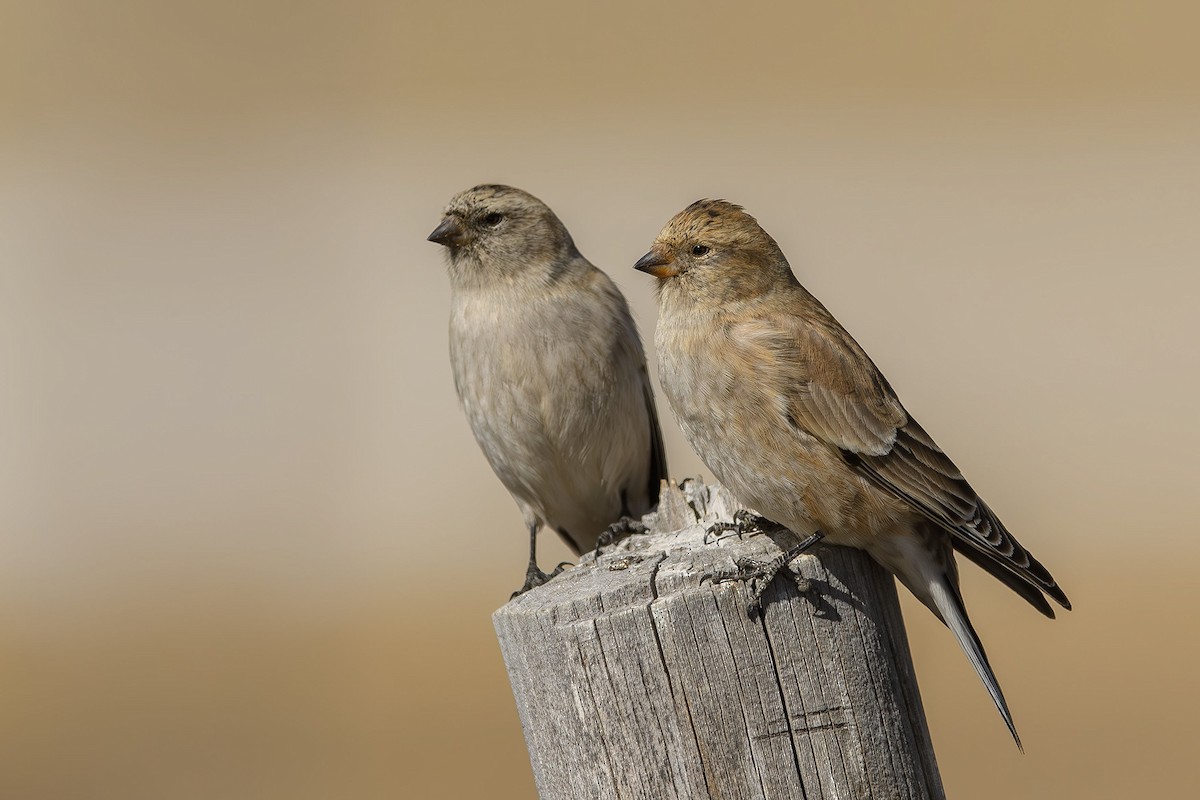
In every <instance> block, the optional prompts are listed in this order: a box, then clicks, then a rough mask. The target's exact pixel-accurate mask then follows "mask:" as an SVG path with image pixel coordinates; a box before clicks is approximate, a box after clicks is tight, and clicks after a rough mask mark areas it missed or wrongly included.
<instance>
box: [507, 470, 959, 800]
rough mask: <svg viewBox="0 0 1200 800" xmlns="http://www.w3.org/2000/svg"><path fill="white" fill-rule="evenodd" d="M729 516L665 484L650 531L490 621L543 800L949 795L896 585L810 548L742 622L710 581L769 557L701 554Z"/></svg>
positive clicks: (748, 552)
mask: <svg viewBox="0 0 1200 800" xmlns="http://www.w3.org/2000/svg"><path fill="white" fill-rule="evenodd" d="M737 508H738V506H737V505H736V503H735V502H734V501H733V499H732V498H731V497H730V496H729V494H728V493H727V492H725V491H724V490H723V489H721V488H720V487H706V486H704V485H703V484H701V483H700V482H698V481H688V482H686V483H685V484H684V486H683V488H682V489H679V488H676V487H673V486H672V487H670V489H669V490H667V491H664V494H663V500H662V503H661V504H660V506H659V511H658V513H657V514H655V515H650V516H648V517H647V519H646V521H647V522H648V523H649V524H650V528H651V532H650V533H648V534H645V535H637V536H632V537H630V538H628V539H626V540H624V541H623V542H621V543H620V544H619V545H617V546H615V547H613V548H611V549H610V550H608V551H606V552H605V553H604V555H603V556H601V557H600V558H599V559H593V558H591V557H589V556H585V557H584V559H583V560H582V562H581V564H580V566H579V567H577V568H575V569H573V570H570V571H568V572H567V573H565V574H563V575H561V576H559V577H558V578H555V579H554V580H553V581H551V582H550V583H548V584H546V585H545V586H542V587H539V588H537V589H535V590H533V591H531V592H528V593H526V594H524V595H522V596H521V597H518V598H517V599H515V600H513V601H512V602H510V603H508V604H507V605H505V606H504V607H503V608H501V609H500V610H499V611H497V612H496V613H495V615H494V617H493V621H494V623H495V627H496V633H497V635H498V637H499V639H500V646H501V650H502V651H503V654H504V661H505V664H506V665H507V667H508V673H509V678H510V680H511V682H512V688H513V694H514V695H515V697H516V701H517V709H518V711H519V713H520V717H521V724H522V726H523V728H524V731H525V741H526V744H527V745H528V747H529V754H530V759H531V761H532V764H533V773H534V777H535V779H536V781H537V787H538V793H539V795H540V797H541V800H582V799H583V798H589V799H593V800H608V799H609V798H612V799H613V800H616V799H617V798H621V800H628V799H629V798H647V800H666V799H668V798H680V800H691V798H711V799H712V800H716V799H717V798H720V800H733V798H747V799H749V798H756V799H761V800H767V799H769V798H788V799H789V800H790V799H791V798H806V800H818V799H824V798H847V799H848V800H860V798H906V799H907V798H921V800H924V799H925V798H942V797H944V795H943V792H942V785H941V780H940V778H939V776H938V770H937V763H936V761H935V759H934V755H933V747H932V745H931V744H930V740H929V731H928V728H927V727H926V724H925V714H924V711H923V710H922V707H921V698H920V694H919V693H918V691H917V682H916V677H915V675H914V674H913V667H912V661H911V659H910V657H909V651H908V640H907V637H906V636H905V633H904V624H903V621H902V619H901V616H900V607H899V604H898V602H897V597H896V588H895V583H894V581H893V579H892V578H891V576H889V575H888V574H887V573H886V572H884V571H883V570H882V569H881V568H879V567H878V566H877V565H876V564H875V563H874V562H873V561H871V559H870V558H868V557H867V556H866V555H865V554H863V553H861V552H858V551H855V550H849V549H845V548H838V547H818V548H816V549H814V551H813V554H812V555H808V554H806V555H804V556H801V557H800V558H799V559H797V560H796V561H795V562H794V563H793V565H792V570H793V573H795V575H794V577H797V578H798V582H799V583H801V584H802V583H804V582H805V580H806V581H807V584H808V591H807V592H804V593H802V592H801V591H800V589H799V588H798V587H797V585H796V584H795V583H794V582H792V581H789V580H787V577H788V575H787V574H786V572H785V573H783V574H781V576H780V577H778V578H777V579H776V580H775V582H774V583H773V584H772V586H771V587H770V588H769V589H768V590H767V592H766V594H765V595H764V598H763V599H764V604H765V611H764V614H763V615H761V616H760V617H759V618H758V619H757V620H754V619H751V618H749V617H748V616H747V614H746V603H747V602H748V600H749V594H748V592H747V589H746V587H745V586H744V585H743V584H742V583H740V582H726V583H714V582H713V581H712V580H711V578H712V577H713V576H720V575H728V574H730V573H732V572H733V571H734V569H735V567H734V559H736V558H740V557H746V558H756V559H758V560H768V559H770V558H771V557H772V556H774V555H776V554H778V552H779V549H778V547H777V545H776V544H775V543H774V542H773V541H772V540H771V538H769V537H767V536H761V535H755V536H748V537H746V538H745V539H739V538H738V537H737V536H728V537H727V538H723V539H721V540H720V541H718V542H716V543H708V544H706V543H705V533H704V532H705V529H706V528H707V526H708V525H710V524H711V523H712V522H714V521H717V520H724V521H729V520H731V519H732V514H733V512H734V511H736V510H737Z"/></svg>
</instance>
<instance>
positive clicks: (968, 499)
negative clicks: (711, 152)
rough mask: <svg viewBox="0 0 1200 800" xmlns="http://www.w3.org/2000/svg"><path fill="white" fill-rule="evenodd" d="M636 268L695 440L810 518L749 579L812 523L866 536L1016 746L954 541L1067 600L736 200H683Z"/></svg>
mask: <svg viewBox="0 0 1200 800" xmlns="http://www.w3.org/2000/svg"><path fill="white" fill-rule="evenodd" d="M636 268H637V269H639V270H642V271H643V272H647V273H649V274H651V275H653V276H655V277H656V278H657V279H658V307H659V321H658V328H657V333H656V335H655V342H656V345H657V348H658V357H659V365H660V366H659V368H660V377H661V379H662V385H663V391H664V392H665V393H666V395H667V399H668V400H669V402H670V404H671V409H672V411H673V412H674V414H675V417H676V419H677V420H678V421H679V424H680V426H681V427H682V428H683V431H684V433H685V434H686V436H687V438H688V440H689V441H690V442H691V444H692V447H693V448H695V450H696V451H697V453H699V455H700V457H701V458H702V459H703V460H704V461H705V463H707V464H708V467H709V468H710V469H711V470H712V471H713V473H714V474H715V475H716V476H717V478H718V479H719V480H720V481H721V482H722V483H723V484H725V486H727V487H728V488H729V489H730V490H731V491H732V492H733V493H734V495H735V496H736V497H737V498H738V500H739V501H741V502H742V503H743V504H745V505H747V506H749V507H750V508H753V509H755V510H756V511H758V512H759V513H761V514H763V515H764V516H765V517H767V518H768V519H769V520H771V521H772V522H775V523H778V524H781V525H783V526H786V527H787V528H789V529H791V530H792V531H794V532H796V533H797V534H800V535H804V534H808V536H807V538H806V539H805V540H804V541H803V542H801V543H800V545H798V546H797V547H794V548H792V549H791V550H789V551H788V552H787V553H785V555H784V557H782V558H779V559H776V560H775V561H774V562H772V564H770V565H768V568H767V569H765V570H761V571H760V572H759V573H758V575H757V577H758V578H759V579H760V580H759V583H758V586H759V589H758V593H761V591H762V589H763V588H765V586H766V583H767V582H768V581H770V580H771V578H773V577H774V575H775V573H776V572H778V570H779V568H780V567H781V566H783V564H784V563H786V561H789V560H791V558H794V557H795V555H797V554H798V553H799V552H800V551H802V550H803V549H804V548H805V547H807V546H809V545H811V544H813V543H815V542H816V541H818V540H819V539H821V538H824V539H825V540H826V541H828V542H830V543H832V544H838V545H846V546H849V547H858V548H861V549H863V550H865V551H867V553H869V554H870V555H871V556H872V557H873V558H874V559H875V560H876V561H878V562H879V563H880V564H882V565H883V566H884V567H885V568H887V569H888V570H890V571H891V572H892V573H893V574H895V576H896V577H897V578H899V580H900V582H901V583H903V584H904V585H905V586H907V587H908V589H909V590H910V591H911V592H912V593H913V594H914V595H916V597H917V598H918V599H919V600H920V601H921V602H922V603H924V604H925V605H926V606H927V607H928V608H929V609H930V610H931V611H933V613H934V614H936V615H937V616H938V617H939V618H940V619H941V620H942V621H943V622H944V623H945V624H946V626H947V627H949V628H950V630H951V631H952V632H953V633H954V636H955V637H956V638H957V640H958V643H959V644H960V645H961V646H962V649H963V651H964V652H965V653H966V655H967V657H968V658H969V659H970V661H971V664H972V665H973V666H974V668H975V671H976V672H977V673H978V675H979V677H980V679H982V681H983V683H984V685H985V686H986V687H987V690H988V692H989V693H990V694H991V697H992V700H993V701H994V702H995V704H996V708H997V709H999V711H1000V714H1001V716H1002V717H1003V718H1004V722H1005V724H1006V725H1007V726H1008V729H1009V732H1010V733H1011V734H1012V737H1013V740H1014V741H1015V742H1016V744H1017V746H1018V747H1020V746H1021V742H1020V739H1019V737H1018V736H1017V730H1016V726H1015V725H1014V724H1013V719H1012V715H1011V714H1010V713H1009V710H1008V704H1007V703H1006V702H1005V700H1004V695H1003V693H1002V692H1001V690H1000V684H999V683H998V682H997V680H996V676H995V674H994V673H993V672H992V668H991V666H990V665H989V663H988V659H987V655H986V654H985V653H984V649H983V645H982V643H981V642H980V641H979V637H978V636H977V635H976V633H975V630H974V628H973V627H972V626H971V622H970V620H969V619H968V617H967V612H966V608H965V607H964V605H963V599H962V594H961V593H960V591H959V584H958V570H957V567H956V564H955V560H954V553H955V551H957V552H958V553H961V554H962V555H964V556H966V557H967V558H969V559H970V560H971V561H974V562H975V563H976V564H978V565H979V566H981V567H983V568H984V569H985V570H987V571H988V572H990V573H991V574H992V575H994V576H995V577H996V578H998V579H1000V580H1001V581H1003V582H1004V583H1005V584H1006V585H1007V586H1008V587H1009V588H1011V589H1012V590H1013V591H1015V592H1016V593H1017V594H1019V595H1020V596H1021V597H1023V598H1024V599H1025V600H1026V601H1028V602H1029V603H1030V604H1031V605H1032V606H1033V607H1034V608H1036V609H1037V610H1038V611H1040V612H1042V613H1043V614H1045V615H1046V616H1048V617H1053V616H1054V611H1053V609H1052V608H1051V606H1050V604H1049V603H1048V602H1047V601H1046V596H1049V597H1050V598H1051V599H1053V600H1054V601H1055V602H1057V603H1058V604H1059V605H1061V606H1062V607H1063V608H1067V609H1069V608H1070V607H1071V604H1070V602H1069V601H1068V600H1067V596H1066V595H1065V594H1064V593H1063V591H1062V589H1060V588H1059V586H1058V584H1057V583H1055V581H1054V578H1053V577H1051V575H1050V573H1049V572H1048V571H1047V570H1046V568H1045V567H1043V566H1042V565H1041V564H1040V563H1038V561H1037V560H1036V559H1035V558H1034V557H1033V556H1031V555H1030V554H1029V552H1028V551H1027V550H1025V548H1024V547H1022V546H1021V545H1020V543H1019V542H1017V540H1016V539H1015V538H1014V537H1013V536H1012V534H1010V533H1009V532H1008V530H1006V529H1005V527H1004V525H1003V524H1001V522H1000V520H999V519H998V518H997V517H996V515H995V514H994V513H993V512H992V510H991V509H990V508H988V506H987V505H986V504H985V503H984V502H983V500H982V498H980V497H979V495H978V494H976V492H975V490H974V489H972V488H971V485H970V484H969V483H967V481H966V479H965V478H963V476H962V473H961V472H959V470H958V468H957V467H956V466H955V465H954V463H953V462H952V461H951V460H950V459H949V457H947V456H946V454H945V453H943V452H942V450H941V448H939V447H938V446H937V444H936V443H934V441H933V439H932V438H931V437H930V436H929V434H928V433H926V432H925V429H924V428H922V427H921V426H920V425H919V424H918V423H917V422H916V420H914V419H913V418H912V416H911V415H910V414H909V413H908V411H907V410H906V409H905V408H904V406H903V405H901V403H900V400H899V398H898V397H897V396H896V393H895V392H894V391H893V390H892V387H891V386H890V385H889V384H888V382H887V379H886V378H884V377H883V375H882V374H881V373H880V371H879V369H878V368H877V367H876V366H875V364H874V363H873V362H872V361H871V359H870V358H869V357H868V356H867V354H866V353H865V352H864V351H863V349H862V348H861V347H860V346H859V344H858V343H857V342H856V341H855V340H854V338H853V337H851V336H850V334H849V333H847V332H846V330H845V329H844V328H843V327H842V326H841V325H840V324H839V323H838V321H837V320H836V319H834V318H833V315H831V314H830V313H829V311H827V310H826V309H825V306H823V305H822V304H821V303H820V302H819V301H818V300H817V299H816V298H815V297H813V296H812V295H811V294H809V292H808V291H807V290H806V289H805V288H804V287H803V286H801V285H800V283H799V281H797V279H796V276H795V275H794V274H793V273H792V270H791V267H790V266H789V265H788V262H787V259H786V258H785V257H784V255H783V252H782V251H781V250H780V248H779V246H778V245H777V244H776V243H775V240H774V239H772V238H771V237H770V236H769V235H768V234H767V233H766V231H764V230H763V229H762V228H761V227H760V226H759V224H758V222H757V221H756V220H755V219H754V218H753V217H751V216H750V215H749V214H747V213H746V212H745V211H743V210H742V208H741V207H740V206H736V205H733V204H731V203H728V202H725V201H721V200H701V201H698V202H696V203H693V204H692V205H690V206H688V208H686V209H684V210H683V211H682V212H680V213H679V214H677V215H676V216H675V217H674V218H673V219H671V221H670V222H668V223H667V225H666V227H664V228H663V229H662V232H661V233H659V235H658V238H657V239H656V240H655V242H654V244H653V246H652V247H651V249H650V252H649V253H647V254H646V255H645V256H644V257H643V258H642V259H641V260H640V261H638V262H637V264H636Z"/></svg>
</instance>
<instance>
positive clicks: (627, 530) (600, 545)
mask: <svg viewBox="0 0 1200 800" xmlns="http://www.w3.org/2000/svg"><path fill="white" fill-rule="evenodd" d="M647 530H648V528H647V527H646V523H644V522H642V521H641V520H640V519H634V518H633V517H621V518H620V519H619V520H617V521H616V522H614V523H613V524H612V525H609V526H608V527H607V528H605V529H604V532H603V533H601V534H600V537H599V538H598V539H596V557H597V558H599V557H600V554H601V552H602V551H603V550H604V548H606V547H608V546H610V545H612V544H615V543H616V542H617V541H618V540H620V539H622V538H624V537H626V536H629V535H630V534H634V533H645V532H646V531H647Z"/></svg>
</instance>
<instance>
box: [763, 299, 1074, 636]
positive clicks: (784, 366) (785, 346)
mask: <svg viewBox="0 0 1200 800" xmlns="http://www.w3.org/2000/svg"><path fill="white" fill-rule="evenodd" d="M811 302H812V303H813V304H815V307H814V309H813V312H812V314H811V315H809V316H806V317H805V318H800V317H788V318H787V319H786V321H784V322H782V323H780V324H772V323H768V322H766V321H764V320H762V319H759V320H755V321H754V322H753V323H752V324H751V327H750V328H749V330H748V331H746V332H745V333H747V334H748V335H749V336H750V337H752V338H757V339H759V341H760V343H761V344H764V345H767V346H768V347H769V348H770V350H771V351H772V355H773V356H774V359H773V364H772V366H771V367H769V369H773V370H786V373H787V374H786V375H780V376H779V377H780V378H783V379H784V381H785V382H784V383H779V384H775V385H787V386H789V387H790V388H791V394H790V395H789V396H787V397H785V398H784V402H785V404H786V408H785V409H784V411H785V413H786V415H787V418H788V420H789V422H790V423H791V424H792V425H794V426H796V427H799V428H801V429H803V430H805V431H807V432H808V433H810V434H811V435H813V436H816V437H817V438H819V439H821V440H822V441H824V442H826V443H828V444H831V445H833V446H835V447H837V448H838V449H839V450H840V451H841V453H842V455H843V457H844V458H845V459H846V461H847V462H848V463H849V464H850V465H851V466H852V467H853V468H854V469H856V470H857V471H858V472H859V473H860V474H862V475H863V476H864V477H866V478H867V479H868V480H870V481H871V482H872V483H874V484H875V485H876V486H878V487H880V488H882V489H884V490H885V491H887V492H889V493H891V494H892V495H894V496H896V497H898V498H900V499H902V500H904V501H905V502H906V503H908V504H909V505H911V506H912V507H913V508H915V509H917V511H919V512H920V513H921V514H923V515H924V516H925V517H927V518H928V519H929V520H931V521H932V522H934V523H935V524H937V525H938V526H939V527H940V528H942V529H943V530H945V531H947V532H948V533H949V534H950V535H951V537H952V541H953V543H954V545H955V549H957V550H959V551H960V552H962V553H963V554H964V555H966V556H967V557H968V558H970V559H971V560H972V561H975V562H976V563H977V564H980V566H982V567H983V568H984V569H986V570H988V571H989V572H991V573H992V574H993V575H994V576H996V577H997V578H999V579H1000V580H1002V581H1003V582H1004V583H1006V584H1007V585H1008V586H1009V587H1010V588H1012V589H1014V591H1016V592H1017V593H1018V594H1020V595H1021V596H1022V597H1024V598H1025V599H1026V600H1027V601H1029V602H1030V603H1031V604H1032V605H1033V606H1034V607H1035V608H1037V609H1038V610H1039V611H1041V612H1042V613H1044V614H1047V616H1053V613H1052V611H1051V609H1050V606H1049V605H1048V604H1047V603H1046V602H1045V600H1044V599H1043V598H1042V597H1041V595H1040V592H1045V593H1046V594H1048V595H1049V596H1050V597H1052V598H1053V599H1054V600H1055V601H1057V602H1058V603H1059V604H1060V605H1062V606H1063V607H1064V608H1070V607H1071V604H1070V601H1069V600H1067V596H1066V595H1065V594H1064V593H1063V591H1062V589H1060V588H1059V587H1058V585H1057V584H1056V583H1055V581H1054V578H1053V577H1052V576H1051V575H1050V573H1049V571H1048V570H1046V568H1045V567H1043V566H1042V565H1041V564H1040V563H1039V562H1038V561H1037V559H1035V558H1034V557H1033V556H1031V555H1030V554H1029V552H1028V551H1027V550H1025V548H1024V547H1022V546H1021V544H1020V543H1019V542H1018V541H1017V540H1016V538H1015V537H1013V535H1012V534H1010V533H1009V532H1008V530H1007V529H1005V527H1004V525H1003V524H1001V522H1000V520H999V519H998V518H997V517H996V515H995V514H994V513H992V510H991V509H990V508H988V506H987V504H986V503H984V502H983V499H982V498H980V497H979V495H978V494H977V493H976V492H975V490H974V489H972V488H971V485H970V484H969V483H967V481H966V479H965V478H963V476H962V473H961V472H960V471H959V469H958V467H956V466H955V465H954V462H953V461H951V460H950V458H949V457H948V456H947V455H946V454H945V453H943V452H942V450H941V448H940V447H938V446H937V444H936V443H935V442H934V441H933V439H932V438H931V437H930V436H929V434H927V433H926V432H925V430H924V428H922V427H921V426H920V425H919V424H917V422H916V421H915V420H913V419H912V418H911V417H910V416H909V415H908V413H907V412H906V411H905V409H904V407H903V406H902V405H901V404H900V400H899V398H897V397H896V393H895V391H894V390H893V389H892V387H891V385H889V384H888V382H887V379H886V378H884V377H883V374H882V373H881V372H880V371H879V369H878V368H877V367H876V366H875V364H874V363H873V362H872V361H871V359H870V357H868V356H867V354H866V352H865V351H864V350H863V349H862V347H860V346H859V344H858V343H857V342H856V341H854V339H853V338H852V337H851V336H850V334H849V333H847V332H846V330H845V329H844V328H842V327H841V325H840V324H838V322H837V321H836V320H834V318H833V317H832V315H830V314H829V312H828V311H826V310H825V309H824V307H822V306H820V305H819V304H817V302H816V300H815V299H814V300H812V301H811Z"/></svg>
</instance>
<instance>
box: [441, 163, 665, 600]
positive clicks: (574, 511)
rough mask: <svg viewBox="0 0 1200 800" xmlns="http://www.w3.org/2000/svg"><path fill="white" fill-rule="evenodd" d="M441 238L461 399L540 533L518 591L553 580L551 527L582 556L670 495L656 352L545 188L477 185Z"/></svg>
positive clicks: (452, 208) (450, 211)
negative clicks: (649, 352) (542, 552)
mask: <svg viewBox="0 0 1200 800" xmlns="http://www.w3.org/2000/svg"><path fill="white" fill-rule="evenodd" d="M429 241H432V242H437V243H438V244H441V245H444V246H445V247H446V250H447V253H448V256H449V259H448V261H449V272H450V286H451V311H450V362H451V364H452V365H453V368H454V385H455V388H456V389H457V390H458V397H459V400H460V401H461V403H462V407H463V410H464V411H465V412H466V415H467V421H468V422H470V424H471V430H472V431H473V432H474V434H475V439H476V441H478V442H479V446H480V447H481V448H482V449H483V454H484V455H485V456H486V457H487V460H488V463H490V464H491V466H492V469H493V470H494V471H495V473H496V476H497V477H498V478H499V479H500V481H501V483H503V484H504V486H505V488H506V489H508V491H509V493H511V494H512V496H513V499H514V500H516V502H517V505H518V506H519V507H520V509H521V513H522V514H523V515H524V517H525V524H526V526H528V529H529V567H528V569H527V571H526V576H525V583H524V585H523V586H522V587H521V589H520V590H518V592H517V593H518V594H519V593H520V592H524V591H527V590H529V589H531V588H532V587H534V586H537V585H539V584H541V583H544V582H545V581H546V580H548V579H549V577H551V576H550V575H546V574H545V573H544V572H542V571H541V570H540V569H538V565H537V534H538V531H539V530H540V529H541V528H542V526H549V527H551V528H553V529H554V530H555V531H557V532H558V534H559V535H560V536H561V537H562V538H563V541H565V542H566V543H567V545H568V546H569V547H570V548H571V549H572V550H573V551H574V552H575V553H576V554H577V555H578V554H582V553H584V552H587V551H588V550H591V549H592V548H593V547H595V546H596V542H597V539H598V537H599V536H600V535H601V534H602V533H603V532H604V531H605V530H606V529H607V528H608V527H609V526H610V525H611V524H614V523H617V522H618V521H619V520H620V519H621V518H622V517H626V518H628V517H640V516H641V515H642V514H644V513H646V512H647V511H649V510H651V509H652V508H653V507H654V506H655V505H656V504H657V503H658V493H659V485H660V481H661V480H663V479H665V478H666V477H667V460H666V455H665V454H664V452H663V443H662V432H661V431H660V430H659V426H658V417H657V414H656V413H655V409H654V396H653V393H652V391H651V388H650V378H649V375H648V373H647V371H646V357H645V354H644V352H643V351H642V343H641V340H640V339H639V338H638V333H637V328H636V327H635V325H634V322H633V317H632V316H631V315H630V313H629V306H628V305H627V304H626V302H625V298H624V296H623V295H622V294H621V292H620V290H618V289H617V287H616V285H615V284H614V283H613V282H612V280H611V279H610V278H609V277H608V276H607V275H606V274H604V273H603V272H601V271H600V270H599V269H597V268H596V267H594V266H592V264H591V263H590V262H589V261H588V260H587V259H586V258H584V257H583V256H582V255H580V253H579V251H578V250H577V249H576V247H575V242H574V241H572V239H571V235H570V234H569V233H568V232H567V229H566V227H565V226H564V225H563V223H562V222H561V221H559V219H558V217H557V216H555V214H554V212H553V211H551V210H550V209H549V208H548V207H547V206H546V205H545V204H544V203H543V202H542V201H540V200H538V199H537V198H536V197H534V196H533V195H530V194H528V193H526V192H523V191H521V190H520V189H514V188H512V187H510V186H499V185H483V186H476V187H475V188H473V189H468V190H467V191H465V192H462V193H460V194H458V195H456V196H455V197H454V198H453V199H451V201H450V204H449V205H448V206H446V212H445V218H444V219H443V220H442V222H441V224H440V225H438V226H437V228H436V229H435V230H434V231H433V233H431V234H429ZM559 569H561V565H560V567H559ZM557 572H558V570H555V573H553V574H557Z"/></svg>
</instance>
